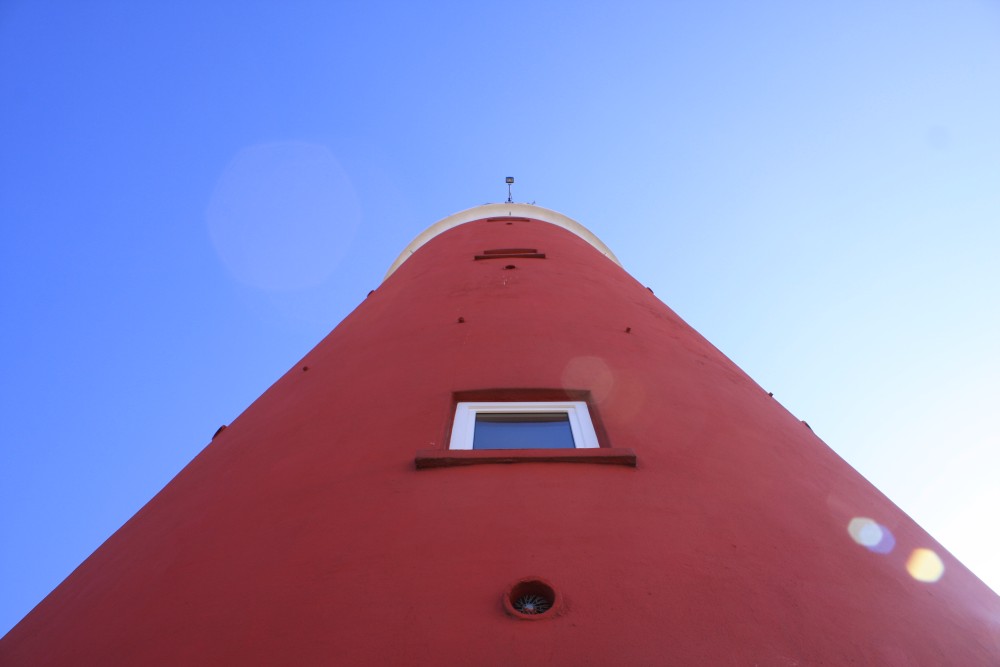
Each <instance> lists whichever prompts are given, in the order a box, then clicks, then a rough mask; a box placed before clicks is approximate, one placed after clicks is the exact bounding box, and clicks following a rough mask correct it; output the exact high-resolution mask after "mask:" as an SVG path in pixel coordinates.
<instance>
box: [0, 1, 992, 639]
mask: <svg viewBox="0 0 1000 667" xmlns="http://www.w3.org/2000/svg"><path fill="white" fill-rule="evenodd" d="M0 99H2V100H3V102H2V104H0V140H2V151H0V221H2V231H3V240H4V242H3V243H2V244H0V278H2V283H0V284H2V286H3V289H2V295H3V312H4V315H5V317H4V326H3V327H2V328H0V341H2V345H0V354H2V355H3V359H2V369H3V373H2V378H0V392H2V394H0V409H2V411H3V418H2V420H0V456H2V459H0V540H2V543H0V632H5V631H6V630H7V629H8V628H9V627H11V626H12V625H13V624H14V623H16V622H17V621H18V620H19V619H20V618H21V617H22V616H23V615H24V614H26V613H27V612H28V611H29V610H30V609H31V608H32V607H33V606H34V605H35V604H37V603H38V602H39V601H40V600H41V598H42V597H44V596H45V595H46V594H47V593H48V592H49V591H50V590H51V589H52V588H53V587H55V586H56V585H57V584H58V583H59V582H60V581H61V580H62V579H64V578H65V577H66V576H67V575H68V574H69V573H70V572H71V571H72V570H73V568H74V567H76V566H77V565H78V564H79V563H80V562H81V561H82V560H83V559H84V558H85V557H86V556H87V555H88V554H90V553H91V552H92V551H93V550H94V549H95V548H96V547H97V546H99V545H100V543H101V542H102V541H104V540H105V539H106V538H107V537H108V536H109V535H110V534H111V533H112V532H114V531H115V530H116V529H117V528H118V527H119V526H120V525H121V524H122V523H123V522H124V521H126V520H127V519H128V518H129V517H130V516H131V515H132V514H133V513H135V512H136V511H137V510H138V509H139V507H141V506H142V505H143V504H144V503H145V502H146V501H148V500H149V499H150V498H151V497H152V496H153V495H154V494H155V493H156V492H157V491H158V490H159V489H160V488H162V486H163V485H164V484H166V482H167V481H169V480H170V478H171V477H173V476H174V475H175V474H176V473H177V472H178V471H179V470H180V469H181V468H182V467H183V466H184V465H185V464H186V463H187V462H188V461H189V460H190V459H191V458H192V457H194V456H195V455H196V454H197V453H198V452H199V451H200V450H201V448H202V447H204V446H205V444H207V442H208V441H209V439H210V437H211V435H212V433H213V432H214V431H215V430H216V429H217V428H218V427H219V426H220V425H222V424H226V423H228V422H230V421H232V420H233V419H234V418H235V417H236V416H237V415H238V414H239V413H240V412H241V411H242V410H243V409H244V408H245V407H247V406H248V405H249V404H250V403H251V402H252V401H253V400H254V399H255V398H256V397H257V396H258V395H260V393H261V392H263V391H264V390H265V389H266V388H267V387H268V386H269V385H270V384H271V383H272V382H273V381H274V380H276V379H277V378H278V377H279V376H280V375H281V374H282V373H283V372H284V371H285V370H287V368H289V367H290V366H291V365H292V364H294V363H295V362H296V361H297V360H298V359H299V358H300V357H301V356H302V355H304V354H305V353H306V352H307V351H308V350H309V349H310V348H311V347H312V346H313V345H315V344H316V343H317V342H318V341H319V340H320V339H321V338H322V337H323V336H324V335H325V334H326V333H327V332H328V331H329V330H330V329H331V328H333V327H334V326H335V325H336V324H337V322H339V321H340V320H341V319H342V318H343V317H344V316H345V315H346V314H347V313H349V312H350V311H351V309H353V308H354V307H355V306H356V305H357V304H358V303H359V302H360V301H362V300H363V299H364V297H365V295H366V294H367V293H368V291H369V290H371V289H373V288H374V287H376V286H377V285H378V283H379V281H380V280H381V277H382V275H383V273H384V271H385V270H386V269H387V268H388V266H389V265H390V264H391V262H392V261H393V259H394V258H395V256H396V255H397V254H398V253H399V252H400V251H401V250H402V249H403V248H404V247H405V245H406V244H407V243H408V242H409V241H410V239H411V238H413V237H414V236H416V235H417V234H418V233H419V232H420V231H422V230H423V229H424V228H425V227H427V226H429V225H430V224H432V223H433V222H435V221H436V220H438V219H440V218H442V217H445V216H446V215H448V214H451V213H453V212H456V211H458V210H461V209H464V208H468V207H470V206H474V205H477V204H481V203H485V202H490V201H502V200H503V199H505V198H506V189H505V186H504V185H503V178H504V177H505V176H507V175H513V176H515V177H516V178H517V183H516V185H515V189H514V195H515V199H516V200H519V201H528V202H532V201H534V202H537V203H538V204H540V205H542V206H546V207H548V208H552V209H555V210H558V211H560V212H563V213H565V214H567V215H569V216H571V217H574V218H576V219H577V220H579V221H580V222H582V223H583V224H584V225H586V226H587V227H588V228H590V229H591V230H592V231H594V232H595V233H596V234H597V235H598V236H599V237H600V238H601V239H602V240H603V241H604V242H606V243H607V244H608V245H609V246H610V247H611V249H612V250H613V251H614V252H615V253H616V254H617V255H618V257H619V258H620V259H621V261H622V263H623V264H624V266H625V267H626V268H627V269H628V270H629V271H630V272H631V273H632V274H633V275H634V276H635V277H636V278H637V279H638V280H640V281H642V282H643V283H644V284H647V285H649V286H650V287H652V288H653V289H654V291H655V293H656V294H657V296H659V297H660V298H662V299H663V300H664V301H665V302H666V303H667V304H668V305H670V306H671V307H673V308H674V309H675V310H676V311H677V312H678V313H679V314H680V315H681V316H682V317H684V318H685V319H686V320H687V321H688V322H689V323H691V324H692V325H693V326H694V327H695V328H697V329H698V330H699V331H700V332H701V333H702V334H703V335H705V336H706V337H707V338H708V339H709V340H710V341H712V342H713V343H714V344H715V345H716V346H717V347H719V348H720V349H721V350H722V351H723V352H725V353H726V354H727V355H729V356H730V357H731V358H732V359H733V360H734V361H735V362H736V363H737V364H739V365H740V366H741V367H742V368H743V369H744V370H746V371H747V372H748V373H749V374H750V375H751V376H752V377H754V379H756V380H757V381H758V382H759V383H760V384H761V385H762V386H763V387H764V388H765V389H767V390H768V391H772V392H774V395H775V398H776V399H778V400H780V401H781V402H782V403H783V404H784V405H785V406H786V407H787V408H788V409H790V410H791V411H792V412H793V413H794V414H795V415H796V416H798V417H799V418H800V419H804V420H806V421H808V422H809V424H810V425H811V426H812V427H813V429H814V430H815V431H816V432H817V434H818V435H820V437H822V438H823V439H824V440H825V441H826V442H827V443H828V444H829V445H830V446H831V447H833V448H834V450H836V451H837V452H838V453H839V454H840V455H841V456H843V457H844V458H845V459H846V460H847V461H848V462H849V463H851V464H852V465H853V466H854V467H855V468H857V469H858V470H859V471H860V472H861V473H862V474H864V475H865V476H866V477H867V478H868V479H869V480H871V481H872V482H873V483H874V484H875V485H876V486H878V487H879V488H880V489H882V491H883V492H885V493H886V494H887V495H888V496H889V497H890V498H892V499H893V500H894V501H895V502H896V503H897V504H898V505H899V506H900V507H902V508H903V509H904V510H905V511H906V512H908V513H909V514H910V515H911V516H913V517H914V518H915V519H916V520H917V521H918V522H919V523H920V524H921V525H923V526H924V527H925V528H926V529H927V530H929V531H930V532H931V533H932V534H933V535H934V536H935V537H937V538H938V539H939V540H940V541H941V542H943V543H944V545H945V546H946V547H948V548H949V549H950V550H951V551H952V552H953V553H954V554H955V555H956V556H958V557H959V558H960V559H961V560H963V561H964V562H965V563H966V564H967V565H968V566H969V567H970V568H971V569H972V570H973V571H975V572H976V573H977V574H978V575H979V576H980V577H981V578H982V579H983V580H984V581H986V582H987V583H989V584H990V585H991V586H992V587H993V588H994V589H1000V567H998V566H997V563H998V562H1000V557H998V556H1000V528H998V525H1000V523H998V522H997V520H996V514H997V510H998V508H1000V483H998V481H997V476H998V471H1000V439H998V435H997V428H996V425H995V424H994V421H995V418H996V415H997V408H996V405H997V403H998V399H1000V391H998V389H997V378H998V377H1000V122H998V119H1000V5H997V3H995V2H987V1H985V0H983V1H971V0H950V1H948V2H943V1H942V2H918V1H914V0H907V1H905V2H903V1H900V2H893V1H890V0H886V1H882V2H873V3H842V2H818V3H800V2H791V1H788V2H761V3H740V2H713V1H709V2H702V3H695V2H623V3H605V4H602V5H601V6H597V5H596V4H595V5H594V6H588V5H587V3H579V2H576V3H569V2H551V3H525V2H519V1H517V0H514V1H509V2H504V3H492V4H486V3H467V2H454V3H450V2H439V3H402V2H382V3H378V2H369V3H345V2H322V3H321V2H316V3H309V2H282V3H277V2H275V3H235V2H233V3H226V2H217V3H126V2H94V3H71V2H63V3H55V2H38V1H34V2H27V1H18V0H7V1H6V2H4V3H2V4H0ZM278 212H280V214H279V213H278ZM873 518H874V519H875V520H878V517H873ZM845 530H846V527H845ZM945 576H947V573H945Z"/></svg>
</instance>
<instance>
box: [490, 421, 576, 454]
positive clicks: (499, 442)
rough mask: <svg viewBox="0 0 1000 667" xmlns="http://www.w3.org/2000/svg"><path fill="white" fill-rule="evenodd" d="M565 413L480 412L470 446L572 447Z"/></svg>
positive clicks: (508, 447) (571, 432)
mask: <svg viewBox="0 0 1000 667" xmlns="http://www.w3.org/2000/svg"><path fill="white" fill-rule="evenodd" d="M574 447H575V444H574V443H573V431H572V430H570V427H569V415H567V414H566V413H565V412H521V413H513V412H506V413H495V412H494V413H489V412H484V413H479V414H477V415H476V433H475V436H474V437H473V440H472V448H473V449H573V448H574Z"/></svg>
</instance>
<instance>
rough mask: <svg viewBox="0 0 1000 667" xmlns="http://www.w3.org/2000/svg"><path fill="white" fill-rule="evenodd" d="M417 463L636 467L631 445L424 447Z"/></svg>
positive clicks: (435, 465) (437, 465)
mask: <svg viewBox="0 0 1000 667" xmlns="http://www.w3.org/2000/svg"><path fill="white" fill-rule="evenodd" d="M413 461H414V463H415V464H416V466H417V469H418V470H422V469H424V468H450V467H454V466H472V465H481V464H485V463H599V464H604V465H621V466H630V467H632V468H634V467H635V452H634V451H632V450H631V449H624V448H623V449H617V448H611V447H595V448H591V449H424V450H421V451H419V452H417V456H416V458H414V460H413Z"/></svg>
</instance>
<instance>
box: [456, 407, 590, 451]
mask: <svg viewBox="0 0 1000 667" xmlns="http://www.w3.org/2000/svg"><path fill="white" fill-rule="evenodd" d="M533 412H534V413H549V412H558V413H565V414H566V416H567V417H568V418H569V427H570V430H571V431H572V433H573V444H574V446H575V447H574V448H575V449H596V448H599V447H600V444H599V443H598V442H597V434H596V433H595V432H594V424H593V422H592V421H591V419H590V411H589V410H588V409H587V403H586V402H585V401H504V402H485V401H468V402H465V401H463V402H460V403H458V405H456V406H455V421H454V423H453V425H452V429H451V440H450V442H449V446H448V449H451V450H466V451H471V450H472V449H473V447H472V443H473V439H474V437H475V432H476V416H477V415H481V414H530V413H533Z"/></svg>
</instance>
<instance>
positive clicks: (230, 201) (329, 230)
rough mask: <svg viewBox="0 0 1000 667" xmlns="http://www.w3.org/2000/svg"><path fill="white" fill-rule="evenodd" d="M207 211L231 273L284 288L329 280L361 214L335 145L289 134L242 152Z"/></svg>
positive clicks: (267, 287) (264, 286) (259, 284)
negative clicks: (332, 147) (293, 138)
mask: <svg viewBox="0 0 1000 667" xmlns="http://www.w3.org/2000/svg"><path fill="white" fill-rule="evenodd" d="M205 216H206V221H207V223H208V231H209V235H210V236H211V239H212V243H213V245H214V246H215V249H216V251H217V252H218V254H219V258H220V259H221V260H222V263H223V264H224V265H225V266H226V268H227V269H229V271H230V273H231V274H232V275H233V276H234V277H235V278H236V279H237V280H239V281H240V282H242V283H244V284H247V285H251V286H253V287H257V288H261V289H265V290H271V291H278V290H298V289H304V288H308V287H313V286H316V285H319V284H321V283H322V282H323V281H325V280H327V279H328V278H329V277H330V276H331V274H332V273H333V272H334V270H335V269H336V267H337V263H338V262H339V261H340V259H341V258H342V257H343V256H344V254H345V253H346V252H347V249H348V247H349V246H350V244H351V242H352V241H353V239H354V235H355V232H356V231H357V227H358V223H359V220H360V217H361V214H360V206H359V204H358V200H357V195H356V194H355V191H354V187H353V185H352V184H351V181H350V178H349V177H348V175H347V172H346V171H344V169H343V167H342V166H341V165H340V163H339V162H338V161H337V159H336V158H335V157H334V155H333V153H331V152H330V151H329V149H327V148H326V147H325V146H321V145H318V144H309V143H304V142H296V141H285V142H278V143H271V144H260V145H257V146H251V147H249V148H245V149H243V150H242V151H240V152H239V153H238V154H237V155H236V156H235V157H234V158H233V159H232V161H231V162H230V163H229V165H228V166H227V167H226V169H225V171H224V172H223V174H222V176H221V177H220V178H219V181H218V183H217V184H216V186H215V191H214V192H213V193H212V199H211V201H210V202H209V205H208V209H207V210H206V213H205Z"/></svg>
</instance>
